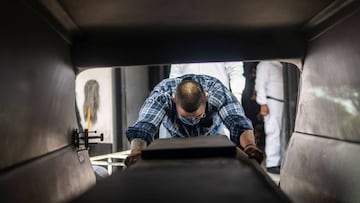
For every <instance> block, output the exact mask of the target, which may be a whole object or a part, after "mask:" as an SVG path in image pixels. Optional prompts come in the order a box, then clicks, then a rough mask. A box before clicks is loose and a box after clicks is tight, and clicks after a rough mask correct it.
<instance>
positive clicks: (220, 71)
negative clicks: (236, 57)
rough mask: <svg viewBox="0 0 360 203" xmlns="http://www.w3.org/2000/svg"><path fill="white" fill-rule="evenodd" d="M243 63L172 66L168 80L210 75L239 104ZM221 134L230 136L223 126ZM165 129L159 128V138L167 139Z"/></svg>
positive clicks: (242, 82)
mask: <svg viewBox="0 0 360 203" xmlns="http://www.w3.org/2000/svg"><path fill="white" fill-rule="evenodd" d="M243 73H244V67H243V62H241V61H239V62H209V63H184V64H172V65H171V68H170V74H169V78H176V77H179V76H182V75H186V74H198V75H210V76H212V77H215V78H217V79H218V80H220V81H221V82H222V83H223V84H224V85H225V86H226V87H227V88H228V89H229V90H231V92H232V93H233V94H234V95H235V97H236V98H237V99H238V101H239V102H240V103H241V95H242V92H243V89H244V87H245V77H244V75H243ZM223 129H224V130H223V132H224V134H225V135H226V136H228V137H229V136H230V133H229V130H228V129H227V128H226V127H225V126H223ZM167 137H168V135H167V133H166V129H165V128H164V126H163V125H161V126H160V130H159V138H167Z"/></svg>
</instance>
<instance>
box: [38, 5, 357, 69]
mask: <svg viewBox="0 0 360 203" xmlns="http://www.w3.org/2000/svg"><path fill="white" fill-rule="evenodd" d="M38 1H39V3H40V5H41V6H42V7H43V8H45V10H46V11H47V12H48V13H49V14H50V15H51V16H52V17H54V19H55V21H56V22H57V23H59V24H60V25H61V27H62V28H63V30H65V31H64V32H63V33H65V34H64V36H66V37H67V38H69V39H70V40H69V41H71V42H72V43H73V45H74V46H73V50H74V51H73V52H74V56H73V57H74V60H75V63H76V64H77V65H79V66H86V65H92V64H94V65H114V64H135V63H136V62H134V58H135V55H138V56H137V57H138V59H139V58H140V59H139V60H138V62H137V63H140V64H142V63H167V62H176V61H177V62H180V61H208V60H210V58H211V57H214V56H218V55H219V54H220V55H219V57H217V58H216V57H215V59H214V60H233V59H234V60H235V59H239V60H240V59H241V60H252V59H259V58H278V57H285V58H286V57H287V58H292V57H302V56H303V55H304V51H305V46H306V41H307V40H308V39H309V33H311V34H312V35H314V34H313V33H312V32H313V31H314V30H316V28H317V27H319V25H321V24H322V23H323V22H324V21H326V20H327V19H328V18H330V17H331V16H333V15H334V13H336V12H338V11H339V10H341V9H343V8H344V7H346V6H349V4H351V2H353V1H352V0H38ZM240 38H241V39H240ZM194 42H195V43H194ZM212 43H215V45H213V46H211V45H209V46H205V45H206V44H212ZM223 44H228V46H225V45H223ZM229 45H231V46H229ZM154 46H156V47H157V48H151V47H154ZM254 46H255V47H257V50H256V51H251V50H250V49H251V48H252V47H254ZM287 46H291V48H290V47H287ZM174 47H175V48H174ZM271 47H273V48H274V47H277V48H279V47H282V48H280V50H279V51H274V50H271ZM95 49H96V50H97V54H96V55H95V54H91V53H92V52H93V51H94V50H95ZM169 49H170V50H172V52H168V51H169ZM215 49H217V50H216V51H211V50H215ZM137 50H143V51H140V52H138V51H137ZM189 50H192V51H193V52H197V54H195V55H194V54H189V53H184V52H186V51H189ZM208 50H210V51H208ZM244 50H247V52H246V53H245V51H244ZM114 52H116V53H114ZM149 52H152V53H150V55H149V56H146V57H143V59H141V57H139V55H141V54H145V55H146V54H149ZM166 52H167V54H164V53H166ZM199 52H204V54H199ZM205 52H206V53H205ZM224 52H226V53H227V54H222V55H221V53H224ZM271 52H272V53H271ZM155 53H158V54H160V53H162V56H161V57H160V56H157V55H156V54H155ZM274 53H275V54H274ZM276 53H278V54H276ZM236 54H238V55H239V57H236ZM164 55H165V56H164ZM90 57H92V59H91V60H93V61H91V60H90V59H89V58H90ZM89 60H90V61H89ZM120 61H121V62H120Z"/></svg>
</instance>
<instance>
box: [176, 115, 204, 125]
mask: <svg viewBox="0 0 360 203" xmlns="http://www.w3.org/2000/svg"><path fill="white" fill-rule="evenodd" d="M179 120H180V121H181V122H182V123H184V124H186V125H191V126H194V125H196V124H198V123H199V122H200V120H201V118H195V119H188V118H182V117H180V116H179Z"/></svg>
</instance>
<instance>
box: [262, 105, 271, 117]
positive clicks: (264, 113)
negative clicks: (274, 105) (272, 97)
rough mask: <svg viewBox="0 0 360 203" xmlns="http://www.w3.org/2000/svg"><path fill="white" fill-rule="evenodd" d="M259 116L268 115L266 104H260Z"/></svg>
mask: <svg viewBox="0 0 360 203" xmlns="http://www.w3.org/2000/svg"><path fill="white" fill-rule="evenodd" d="M260 114H261V115H262V116H266V115H268V114H269V107H268V105H267V104H262V105H261V106H260Z"/></svg>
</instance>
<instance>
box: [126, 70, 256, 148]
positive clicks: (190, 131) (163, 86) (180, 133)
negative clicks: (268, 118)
mask: <svg viewBox="0 0 360 203" xmlns="http://www.w3.org/2000/svg"><path fill="white" fill-rule="evenodd" d="M189 77H191V79H193V80H195V81H197V82H198V83H200V84H201V86H202V87H203V89H204V91H205V92H207V93H208V95H209V97H208V100H207V106H206V117H205V118H202V119H201V121H200V123H199V124H197V125H195V126H188V125H186V124H183V123H182V122H181V121H180V120H179V119H178V117H177V112H176V108H175V103H174V101H173V100H172V94H173V93H175V91H176V87H177V86H178V84H179V83H180V82H181V81H182V80H183V79H184V78H189ZM222 122H223V123H224V125H225V126H226V127H227V128H228V129H229V131H230V138H231V140H232V141H233V142H234V143H235V144H236V145H237V146H239V144H240V143H239V140H240V135H241V133H242V132H244V131H245V130H249V129H252V124H251V121H250V120H249V119H247V118H246V117H245V114H244V111H243V108H242V106H241V104H240V103H239V101H238V100H237V99H236V97H235V96H234V95H233V94H232V93H231V92H230V91H229V90H228V89H227V88H226V87H225V86H224V85H223V84H222V83H221V82H220V81H219V80H218V79H216V78H214V77H211V76H207V75H194V74H189V75H183V76H180V77H177V78H169V79H165V80H163V81H161V82H160V83H159V84H158V85H157V86H156V87H155V88H154V89H153V91H152V92H151V93H150V96H149V97H148V98H147V99H146V101H145V102H144V104H143V106H142V107H141V110H140V113H139V117H138V120H137V121H136V122H135V124H134V125H133V126H131V127H129V128H128V129H127V130H126V136H127V138H128V140H129V141H131V140H132V139H134V138H141V139H143V140H145V141H146V142H147V143H150V142H152V141H153V139H154V135H155V134H156V133H157V131H158V129H159V126H160V124H161V123H163V125H164V127H165V128H166V129H167V130H168V131H169V133H170V134H171V136H172V137H189V136H198V135H204V136H212V135H216V132H217V130H218V129H219V127H220V126H221V123H222Z"/></svg>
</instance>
